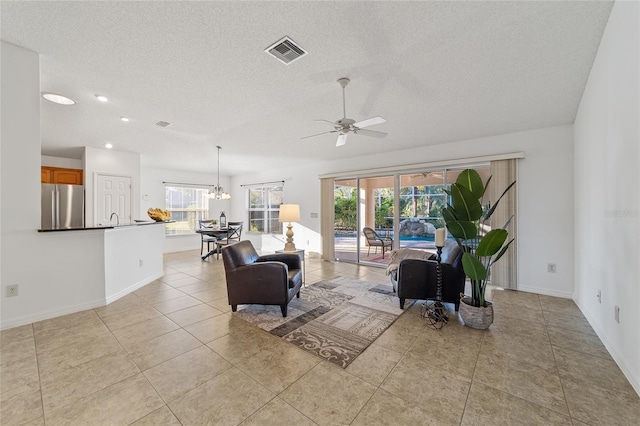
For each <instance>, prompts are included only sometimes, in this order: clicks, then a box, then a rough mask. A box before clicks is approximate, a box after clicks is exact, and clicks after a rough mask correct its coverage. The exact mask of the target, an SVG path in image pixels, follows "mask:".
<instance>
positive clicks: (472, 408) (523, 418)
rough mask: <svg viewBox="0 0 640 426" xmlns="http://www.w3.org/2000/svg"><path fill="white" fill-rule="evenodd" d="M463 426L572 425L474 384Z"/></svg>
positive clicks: (564, 418) (555, 414)
mask: <svg viewBox="0 0 640 426" xmlns="http://www.w3.org/2000/svg"><path fill="white" fill-rule="evenodd" d="M462 424H463V425H469V426H476V425H477V426H481V425H482V426H484V425H486V426H493V425H504V426H511V425H523V426H526V425H530V426H542V425H571V419H570V418H569V416H568V415H563V414H560V413H558V412H556V411H553V410H549V409H547V408H544V407H541V406H540V405H537V404H533V403H531V402H528V401H525V400H524V399H521V398H518V397H516V396H513V395H510V394H508V393H506V392H502V391H500V390H498V389H494V388H492V387H489V386H485V385H482V384H480V383H475V382H474V383H473V385H472V386H471V392H469V399H468V401H467V406H466V408H465V410H464V417H463V419H462Z"/></svg>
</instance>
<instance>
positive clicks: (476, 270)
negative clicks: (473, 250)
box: [462, 253, 487, 281]
mask: <svg viewBox="0 0 640 426" xmlns="http://www.w3.org/2000/svg"><path fill="white" fill-rule="evenodd" d="M462 269H464V273H465V274H466V275H467V276H468V277H469V278H470V279H472V280H478V281H482V280H485V279H487V270H486V269H484V265H483V264H482V262H480V259H478V258H477V257H476V256H474V255H472V254H470V253H464V254H463V255H462Z"/></svg>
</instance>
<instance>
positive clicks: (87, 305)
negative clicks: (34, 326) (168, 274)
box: [2, 222, 165, 328]
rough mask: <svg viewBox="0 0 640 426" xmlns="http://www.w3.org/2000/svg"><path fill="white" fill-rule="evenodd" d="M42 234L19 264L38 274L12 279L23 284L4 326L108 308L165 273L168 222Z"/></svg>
mask: <svg viewBox="0 0 640 426" xmlns="http://www.w3.org/2000/svg"><path fill="white" fill-rule="evenodd" d="M37 234H38V238H37V241H36V242H35V246H34V249H35V250H36V251H34V253H33V256H31V257H30V258H21V259H20V260H19V263H20V265H18V266H19V267H20V268H21V269H22V270H24V269H31V270H33V271H34V274H33V275H35V276H38V277H39V278H38V279H33V280H26V281H25V280H24V279H21V280H18V279H14V280H13V282H15V283H20V294H19V296H18V297H16V298H10V299H7V301H6V302H5V304H3V310H7V311H11V314H12V315H11V320H9V321H3V323H2V328H8V327H14V326H17V325H22V324H29V323H32V322H36V321H40V320H43V319H47V318H52V317H56V316H60V315H65V314H70V313H73V312H78V311H82V310H86V309H91V308H96V307H100V306H105V305H108V304H110V303H112V302H114V301H116V300H118V299H120V298H122V297H124V296H126V295H128V294H130V293H131V292H133V291H135V290H137V289H139V288H140V287H143V286H145V285H147V284H149V283H151V282H153V281H154V280H156V279H158V278H160V277H162V275H163V274H164V272H163V244H164V238H165V226H164V223H163V222H143V223H134V224H131V225H122V226H109V227H92V228H75V229H65V230H63V229H56V230H39V232H38V233H37ZM23 300H24V301H26V300H28V301H29V307H33V312H34V313H33V314H29V313H28V312H25V311H26V310H25V309H24V307H23V305H22V304H23V303H24V302H22V301H23ZM13 311H15V312H13Z"/></svg>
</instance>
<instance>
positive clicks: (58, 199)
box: [51, 188, 60, 229]
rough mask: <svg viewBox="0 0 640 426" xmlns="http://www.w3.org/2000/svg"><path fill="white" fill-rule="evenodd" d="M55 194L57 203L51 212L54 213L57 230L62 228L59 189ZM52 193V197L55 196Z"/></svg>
mask: <svg viewBox="0 0 640 426" xmlns="http://www.w3.org/2000/svg"><path fill="white" fill-rule="evenodd" d="M53 192H55V198H54V200H55V202H54V203H53V205H52V207H51V210H52V213H53V223H54V224H55V225H54V227H55V228H56V229H58V228H60V217H59V216H60V211H59V209H60V193H59V192H58V189H57V188H56V189H55V190H54V191H53ZM53 192H52V195H53Z"/></svg>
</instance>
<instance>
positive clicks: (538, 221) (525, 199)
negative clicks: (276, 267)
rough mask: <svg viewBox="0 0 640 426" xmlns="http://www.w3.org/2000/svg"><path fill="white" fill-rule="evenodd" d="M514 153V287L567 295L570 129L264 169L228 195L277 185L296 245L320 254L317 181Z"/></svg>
mask: <svg viewBox="0 0 640 426" xmlns="http://www.w3.org/2000/svg"><path fill="white" fill-rule="evenodd" d="M332 149H340V148H332ZM516 151H524V152H525V157H526V158H524V159H522V160H519V163H518V214H519V217H518V239H517V245H518V256H519V265H518V280H519V284H518V288H519V289H520V290H524V291H532V292H536V293H542V294H549V295H555V296H561V297H571V295H572V294H573V292H574V288H573V273H574V271H573V131H572V126H570V125H567V126H558V127H551V128H545V129H537V130H531V131H526V132H518V133H513V134H508V135H499V136H491V137H486V138H480V139H473V140H467V141H461V142H454V143H447V144H442V145H436V146H425V147H423V148H418V149H412V150H406V151H397V152H395V153H391V154H389V153H387V154H379V155H371V156H363V157H355V158H345V159H342V160H339V161H333V162H327V163H318V164H315V165H305V166H301V167H291V168H287V169H282V168H273V169H271V170H267V169H266V168H265V170H262V171H260V172H257V173H254V174H247V175H243V176H237V177H234V178H233V181H232V183H233V185H232V187H231V191H232V192H233V193H234V194H238V193H242V192H244V190H243V189H242V188H240V185H241V184H247V183H254V182H265V181H273V180H284V181H285V184H284V197H285V202H287V203H298V204H300V215H301V221H300V223H299V224H295V225H294V233H295V236H294V241H295V243H296V247H298V248H304V249H306V250H308V251H310V252H320V251H321V241H320V237H319V233H320V219H319V217H318V218H311V213H319V212H320V182H319V180H318V176H319V175H323V174H328V173H338V172H345V171H352V170H358V169H363V168H365V167H367V168H376V167H387V166H393V165H404V164H414V163H423V162H435V161H444V160H452V159H459V158H467V157H474V156H485V155H492V154H502V153H509V152H516ZM365 165H366V166H365ZM244 199H245V197H237V196H236V197H234V198H233V199H232V205H233V209H232V210H233V211H234V212H235V213H236V214H237V213H238V212H244V211H245V204H244ZM247 237H248V238H250V239H251V240H252V241H253V243H254V244H256V247H257V248H260V247H261V246H260V243H261V241H262V240H261V239H260V238H259V237H258V236H251V235H250V234H248V235H247ZM307 240H308V241H309V244H308V245H307V244H306V243H307ZM547 263H555V264H556V265H557V272H556V273H555V274H553V273H549V272H547Z"/></svg>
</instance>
